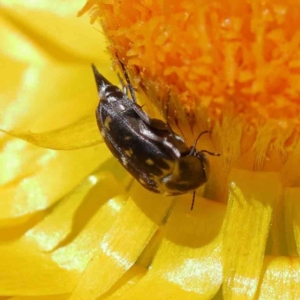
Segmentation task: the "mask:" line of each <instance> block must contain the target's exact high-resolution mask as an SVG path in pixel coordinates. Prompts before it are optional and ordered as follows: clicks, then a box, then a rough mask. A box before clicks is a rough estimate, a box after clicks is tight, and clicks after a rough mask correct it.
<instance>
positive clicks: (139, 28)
mask: <svg viewBox="0 0 300 300" xmlns="http://www.w3.org/2000/svg"><path fill="white" fill-rule="evenodd" d="M87 10H90V11H91V12H92V14H93V16H94V19H96V18H97V17H101V22H102V26H103V29H104V31H105V33H106V35H107V36H108V37H109V39H110V42H111V46H112V48H111V49H112V51H113V52H118V54H119V56H120V57H122V58H123V59H124V60H125V61H126V62H127V64H128V65H131V66H134V70H135V71H136V74H139V76H140V77H141V80H142V82H144V85H146V86H147V85H148V86H149V85H151V83H152V85H153V82H155V84H156V85H157V84H161V85H164V86H166V87H168V88H169V89H170V90H172V92H173V93H174V94H176V95H177V96H178V99H179V100H180V101H181V103H182V104H183V106H184V107H185V108H186V109H188V110H189V108H193V107H194V108H195V107H199V106H201V107H206V108H207V109H208V112H209V113H210V115H214V116H217V115H222V112H223V111H224V109H228V108H229V109H230V110H233V111H235V112H237V113H238V114H239V115H242V116H243V117H245V118H246V119H248V120H249V119H250V120H254V119H256V120H258V119H260V120H268V119H274V120H275V121H276V120H278V121H280V122H278V124H284V125H283V126H286V122H292V123H293V124H295V123H296V124H298V123H299V113H300V72H299V71H300V51H299V50H300V29H299V26H298V24H299V19H300V3H296V2H295V1H286V0H285V1H283V0H278V1H274V0H267V1H259V0H256V1H237V0H236V1H225V0H223V1H170V0H169V1H167V0H166V1H156V0H152V1H150V0H148V1H145V0H143V1H142V0H130V1H129V0H123V1H107V0H106V1H105V0H90V1H88V3H87V4H86V6H85V7H84V8H83V10H82V12H84V11H87ZM142 71H143V72H142ZM145 82H146V83H145ZM149 82H150V84H149Z"/></svg>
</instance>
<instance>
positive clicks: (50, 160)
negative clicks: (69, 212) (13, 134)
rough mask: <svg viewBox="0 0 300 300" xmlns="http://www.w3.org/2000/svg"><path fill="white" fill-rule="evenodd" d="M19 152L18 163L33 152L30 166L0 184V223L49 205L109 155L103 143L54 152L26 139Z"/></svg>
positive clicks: (15, 220)
mask: <svg viewBox="0 0 300 300" xmlns="http://www.w3.org/2000/svg"><path fill="white" fill-rule="evenodd" d="M16 146H18V145H16ZM35 151H36V152H37V153H35ZM22 153H23V154H24V155H22V156H19V157H17V159H18V160H19V161H20V162H19V163H20V164H22V160H26V159H27V157H26V155H28V156H29V155H30V154H31V153H35V155H34V160H32V162H30V163H31V164H32V163H33V164H34V166H32V171H31V172H29V173H25V174H21V176H20V177H18V176H15V177H13V178H12V179H11V181H10V184H7V185H5V186H3V187H2V188H1V190H0V197H1V202H0V224H1V225H8V224H11V223H15V222H18V219H19V218H24V217H29V216H30V215H32V214H33V213H34V212H37V211H40V210H44V209H46V208H47V207H49V206H51V205H53V204H54V203H55V202H56V201H58V200H59V199H60V198H61V197H63V196H64V195H65V194H66V193H68V192H69V191H71V190H72V189H73V188H75V187H76V185H77V184H78V183H79V182H80V181H81V180H83V178H85V177H86V176H87V175H88V174H89V173H91V172H92V171H93V170H94V169H95V168H96V167H97V166H98V165H99V164H100V163H101V162H103V161H105V159H106V158H107V155H110V154H109V152H108V150H107V148H106V147H105V146H104V145H103V147H101V146H97V147H92V148H86V149H80V150H74V151H72V152H70V151H60V152H58V151H54V150H43V149H41V148H37V147H36V146H32V145H30V144H28V143H27V144H25V145H23V149H22ZM105 153H106V155H105ZM23 171H24V172H26V170H23ZM12 172H14V170H12ZM27 172H28V170H27Z"/></svg>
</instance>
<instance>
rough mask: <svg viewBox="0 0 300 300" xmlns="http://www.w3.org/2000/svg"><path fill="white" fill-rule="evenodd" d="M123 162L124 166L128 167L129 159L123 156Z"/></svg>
mask: <svg viewBox="0 0 300 300" xmlns="http://www.w3.org/2000/svg"><path fill="white" fill-rule="evenodd" d="M121 161H122V164H123V166H127V164H128V161H127V158H126V157H125V156H123V155H122V156H121Z"/></svg>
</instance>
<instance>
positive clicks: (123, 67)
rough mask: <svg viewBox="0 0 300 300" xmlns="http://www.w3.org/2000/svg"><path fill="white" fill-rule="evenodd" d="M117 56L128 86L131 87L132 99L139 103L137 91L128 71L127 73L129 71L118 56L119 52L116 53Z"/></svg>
mask: <svg viewBox="0 0 300 300" xmlns="http://www.w3.org/2000/svg"><path fill="white" fill-rule="evenodd" d="M116 57H117V59H118V61H119V64H120V66H121V68H122V71H123V74H124V77H125V79H126V82H127V86H128V88H129V91H130V95H131V98H132V101H133V102H134V103H137V101H136V97H135V93H134V88H133V86H132V84H131V83H130V79H129V76H128V73H127V71H126V69H125V66H124V64H123V63H122V62H121V60H120V58H119V56H118V54H117V53H116Z"/></svg>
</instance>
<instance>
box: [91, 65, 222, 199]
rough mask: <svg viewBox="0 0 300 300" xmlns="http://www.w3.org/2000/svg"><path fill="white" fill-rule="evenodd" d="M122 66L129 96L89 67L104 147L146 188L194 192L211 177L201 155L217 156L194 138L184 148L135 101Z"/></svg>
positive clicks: (163, 124)
mask: <svg viewBox="0 0 300 300" xmlns="http://www.w3.org/2000/svg"><path fill="white" fill-rule="evenodd" d="M121 66H122V69H123V72H124V75H125V78H126V80H127V81H128V86H127V87H128V88H129V90H130V93H131V97H132V99H130V98H129V97H128V95H127V92H126V88H124V91H122V90H120V89H119V88H118V87H117V86H115V85H113V84H111V83H110V82H109V81H108V80H107V79H106V78H105V77H103V75H101V74H100V73H99V72H98V70H97V69H96V67H95V66H93V72H94V76H95V79H96V84H97V88H98V93H99V100H100V101H99V105H98V107H97V110H96V118H97V122H98V126H99V129H100V132H101V134H102V137H103V139H104V141H105V143H106V145H107V146H108V148H109V149H110V151H111V152H112V154H113V155H114V156H115V157H116V158H117V159H118V160H119V162H120V163H121V164H122V166H123V167H124V168H125V169H126V170H127V171H128V172H129V173H130V174H131V175H132V176H133V177H134V178H135V179H136V180H137V181H138V182H139V183H140V184H141V185H142V186H143V187H145V188H146V189H148V190H150V191H152V192H155V193H162V194H164V195H179V194H184V193H187V192H189V191H195V190H196V189H197V188H198V187H200V186H201V185H202V184H204V183H205V182H206V181H207V179H208V176H209V162H208V160H207V158H206V156H205V153H209V154H211V155H219V154H218V153H211V152H209V151H206V150H202V151H197V150H196V141H195V144H194V146H192V147H188V146H187V145H186V143H185V142H184V140H183V139H182V138H181V137H180V136H179V135H177V134H176V133H175V132H173V131H172V129H171V128H170V127H169V126H168V125H167V124H166V123H164V122H163V121H161V120H158V119H154V118H150V117H149V115H148V114H146V113H145V112H144V111H143V109H142V107H141V106H139V105H138V104H137V103H136V99H135V95H134V90H133V88H132V86H131V85H130V82H129V79H128V75H127V73H126V71H125V68H124V66H123V65H122V64H121ZM205 132H207V131H205ZM205 132H203V133H205ZM203 133H202V134H203ZM202 134H201V135H202ZM201 135H200V136H201ZM200 136H199V137H200ZM199 137H198V138H199ZM197 140H198V139H197ZM193 202H194V201H193Z"/></svg>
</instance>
